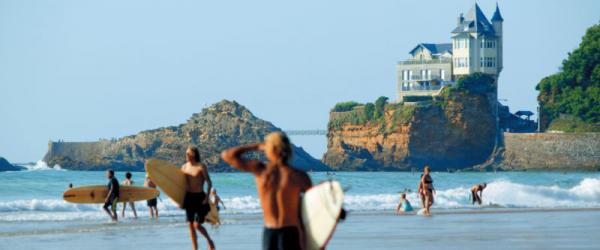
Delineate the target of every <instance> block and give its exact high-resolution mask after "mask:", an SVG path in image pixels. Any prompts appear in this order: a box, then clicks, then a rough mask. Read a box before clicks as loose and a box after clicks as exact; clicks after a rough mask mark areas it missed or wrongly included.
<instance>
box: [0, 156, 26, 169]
mask: <svg viewBox="0 0 600 250" xmlns="http://www.w3.org/2000/svg"><path fill="white" fill-rule="evenodd" d="M23 169H25V168H24V167H21V166H17V165H12V164H10V162H8V161H7V160H6V159H4V158H3V157H0V172H3V171H20V170H23Z"/></svg>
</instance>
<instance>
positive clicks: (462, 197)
mask: <svg viewBox="0 0 600 250" xmlns="http://www.w3.org/2000/svg"><path fill="white" fill-rule="evenodd" d="M469 188H470V187H457V188H451V189H447V190H437V193H436V195H435V204H434V208H436V209H460V208H472V207H473V205H471V202H470V191H469ZM222 198H223V201H224V203H225V206H226V208H227V209H226V210H221V212H222V213H225V214H248V213H249V214H256V213H260V212H261V209H260V202H259V200H258V198H257V197H255V196H237V197H222ZM408 199H409V200H410V201H411V202H412V204H413V206H414V207H417V208H418V207H421V206H420V202H419V198H418V196H417V194H416V193H414V192H412V193H409V194H408ZM398 200H399V195H398V194H393V193H388V194H352V193H349V194H347V195H346V196H345V201H344V203H345V205H344V206H345V208H346V209H349V210H351V211H352V210H353V211H382V210H392V209H394V208H395V206H396V205H397V203H398ZM483 201H484V203H485V204H494V206H495V207H505V208H591V207H600V178H585V179H583V180H582V181H580V182H579V183H578V184H577V185H575V186H573V187H559V186H556V185H553V186H541V185H525V184H519V183H514V182H511V181H508V180H496V181H493V182H491V183H489V184H488V187H487V188H486V189H485V191H484V192H483ZM120 208H121V206H119V209H120ZM136 208H137V210H138V211H139V213H138V214H139V215H140V216H142V217H146V216H148V208H147V206H146V204H145V202H137V203H136ZM158 209H159V211H160V214H161V215H162V216H180V215H182V214H183V211H182V210H181V209H179V208H178V207H177V205H176V204H175V203H174V202H173V201H171V200H170V199H167V198H165V199H163V200H161V201H160V202H159V203H158ZM127 213H128V214H129V216H131V212H130V210H127ZM81 219H83V220H92V219H94V220H95V219H101V220H103V219H106V214H104V212H103V211H102V208H101V205H96V204H93V205H87V204H72V203H67V202H65V201H63V200H53V199H48V200H40V199H31V200H14V201H0V221H30V220H31V221H47V220H50V221H55V220H56V221H61V220H81Z"/></svg>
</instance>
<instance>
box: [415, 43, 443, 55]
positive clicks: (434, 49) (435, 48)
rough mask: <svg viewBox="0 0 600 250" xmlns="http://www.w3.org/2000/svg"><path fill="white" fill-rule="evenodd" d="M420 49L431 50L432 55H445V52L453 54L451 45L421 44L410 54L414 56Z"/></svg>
mask: <svg viewBox="0 0 600 250" xmlns="http://www.w3.org/2000/svg"><path fill="white" fill-rule="evenodd" d="M418 48H425V49H426V50H429V52H431V54H432V55H435V54H443V53H444V52H446V51H447V52H448V53H450V54H452V44H451V43H419V44H418V45H417V46H416V47H415V48H414V49H412V50H411V51H410V52H408V53H409V54H411V55H414V52H415V50H417V49H418Z"/></svg>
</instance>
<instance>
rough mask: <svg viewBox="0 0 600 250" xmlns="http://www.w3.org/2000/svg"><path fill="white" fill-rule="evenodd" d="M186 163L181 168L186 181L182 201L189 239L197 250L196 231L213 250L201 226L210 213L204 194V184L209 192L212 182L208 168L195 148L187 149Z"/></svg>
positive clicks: (212, 244) (212, 243) (206, 233)
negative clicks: (201, 161)
mask: <svg viewBox="0 0 600 250" xmlns="http://www.w3.org/2000/svg"><path fill="white" fill-rule="evenodd" d="M185 154H186V158H187V163H185V164H183V166H181V171H183V173H184V174H185V177H186V179H187V185H186V189H187V190H186V194H185V198H184V200H183V208H184V209H185V216H186V220H187V222H188V223H189V227H190V237H191V238H192V246H193V249H194V250H196V249H198V238H197V236H196V230H198V232H200V234H202V236H204V238H206V241H207V243H208V246H209V248H210V249H211V250H214V249H215V244H214V242H213V241H212V239H211V238H210V236H209V235H208V232H207V231H206V229H205V228H204V227H203V226H202V223H204V218H205V217H206V215H207V214H208V212H210V205H209V204H208V195H207V192H204V182H206V184H207V186H208V188H207V190H210V189H211V188H212V181H211V180H210V176H209V175H208V168H207V167H206V166H205V165H204V164H202V163H200V153H199V152H198V149H197V148H196V147H188V149H187V150H186V152H185Z"/></svg>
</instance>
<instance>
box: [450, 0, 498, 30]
mask: <svg viewBox="0 0 600 250" xmlns="http://www.w3.org/2000/svg"><path fill="white" fill-rule="evenodd" d="M460 33H478V34H490V35H493V34H495V33H496V32H495V31H494V27H493V26H492V24H491V23H490V22H489V21H488V19H487V17H485V15H484V14H483V12H482V11H481V9H480V8H479V5H477V3H475V6H473V8H471V10H469V13H467V16H466V17H465V19H464V20H462V22H460V23H459V24H458V26H457V27H456V28H455V29H454V30H453V31H452V34H460Z"/></svg>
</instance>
